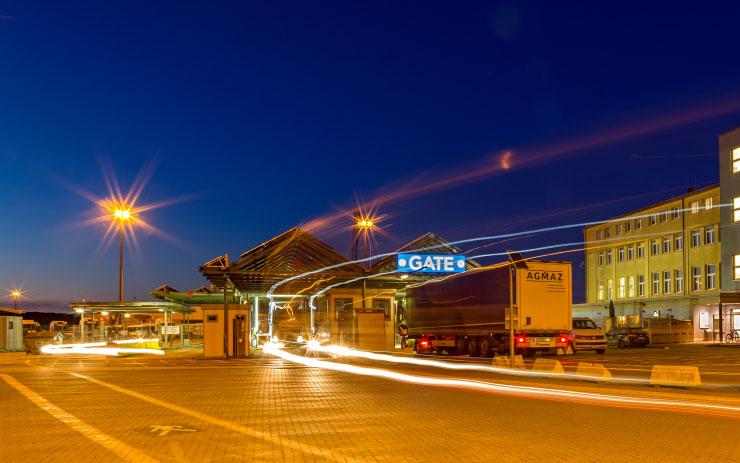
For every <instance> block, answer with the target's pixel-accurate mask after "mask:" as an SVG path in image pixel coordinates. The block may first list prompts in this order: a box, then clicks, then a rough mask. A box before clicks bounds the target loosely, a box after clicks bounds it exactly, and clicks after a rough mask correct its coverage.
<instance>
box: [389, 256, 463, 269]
mask: <svg viewBox="0 0 740 463" xmlns="http://www.w3.org/2000/svg"><path fill="white" fill-rule="evenodd" d="M397 262H398V271H399V272H418V273H460V272H464V271H465V256H461V255H457V254H455V255H446V256H445V255H436V254H398V261H397Z"/></svg>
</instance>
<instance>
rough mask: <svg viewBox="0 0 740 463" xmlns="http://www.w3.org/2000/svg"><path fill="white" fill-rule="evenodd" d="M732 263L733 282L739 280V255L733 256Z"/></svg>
mask: <svg viewBox="0 0 740 463" xmlns="http://www.w3.org/2000/svg"><path fill="white" fill-rule="evenodd" d="M732 263H733V267H734V270H735V272H734V273H735V275H734V277H735V280H740V254H735V256H734V257H733V261H732Z"/></svg>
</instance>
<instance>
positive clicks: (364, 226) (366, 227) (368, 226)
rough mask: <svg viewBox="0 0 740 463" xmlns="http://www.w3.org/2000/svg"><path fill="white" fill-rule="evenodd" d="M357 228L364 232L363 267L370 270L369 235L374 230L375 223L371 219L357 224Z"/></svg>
mask: <svg viewBox="0 0 740 463" xmlns="http://www.w3.org/2000/svg"><path fill="white" fill-rule="evenodd" d="M357 227H359V228H360V230H362V249H363V257H362V258H363V261H362V266H363V267H365V268H368V267H369V265H368V262H367V235H368V233H369V232H370V230H372V228H373V221H372V220H369V219H362V220H359V221H358V222H357Z"/></svg>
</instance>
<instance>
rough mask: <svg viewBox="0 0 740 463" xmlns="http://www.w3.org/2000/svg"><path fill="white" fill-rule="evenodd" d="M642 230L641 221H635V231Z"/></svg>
mask: <svg viewBox="0 0 740 463" xmlns="http://www.w3.org/2000/svg"><path fill="white" fill-rule="evenodd" d="M641 228H642V219H637V220H635V230H640V229H641Z"/></svg>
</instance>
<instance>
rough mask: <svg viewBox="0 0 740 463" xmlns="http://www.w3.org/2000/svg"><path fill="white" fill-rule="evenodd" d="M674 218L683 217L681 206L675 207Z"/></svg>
mask: <svg viewBox="0 0 740 463" xmlns="http://www.w3.org/2000/svg"><path fill="white" fill-rule="evenodd" d="M673 218H674V219H679V218H681V208H680V207H674V208H673Z"/></svg>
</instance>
